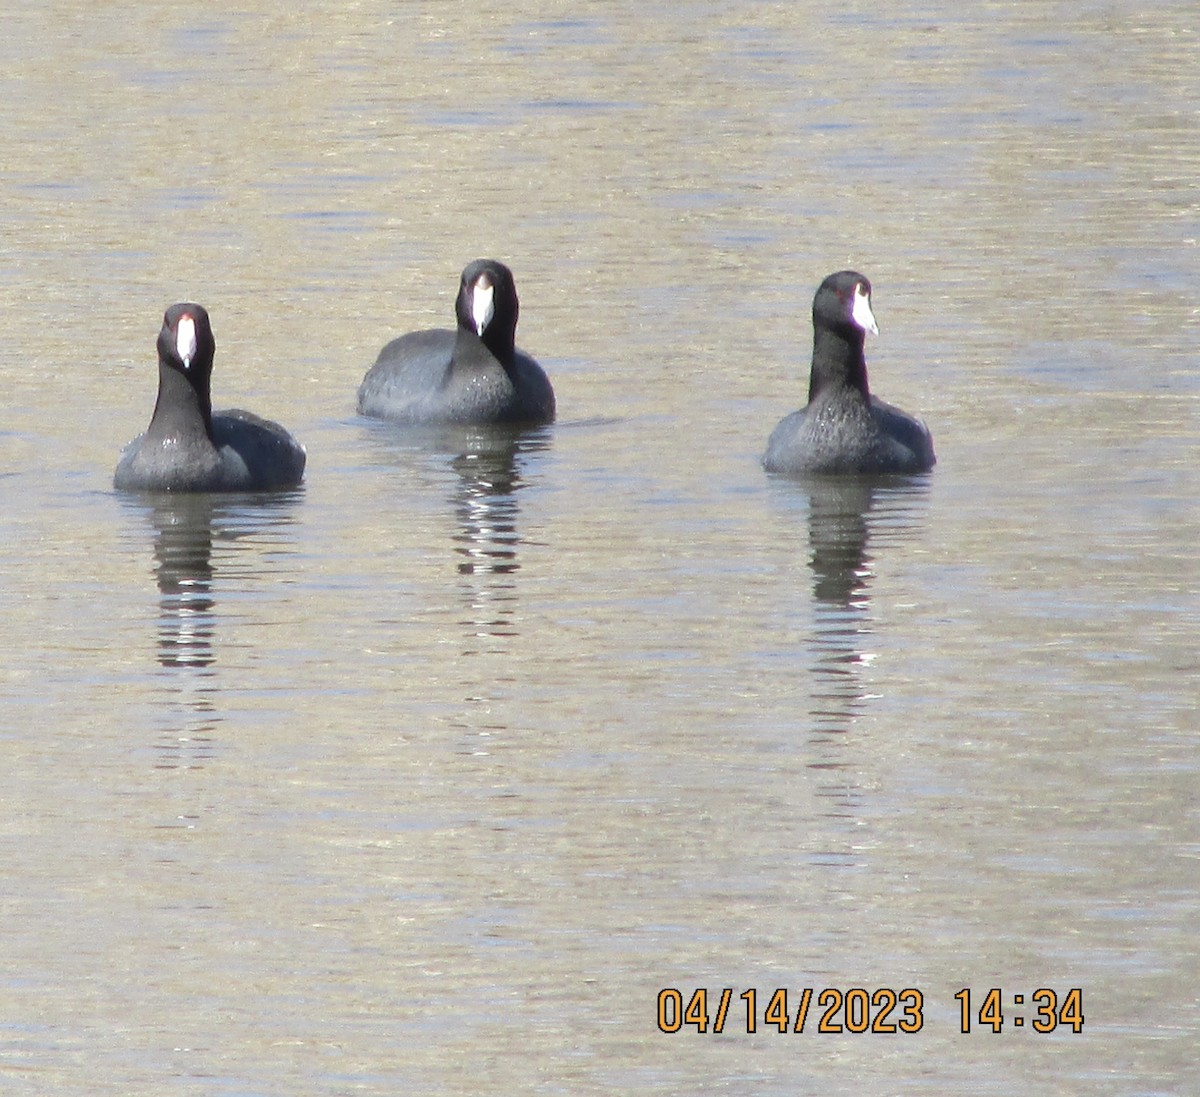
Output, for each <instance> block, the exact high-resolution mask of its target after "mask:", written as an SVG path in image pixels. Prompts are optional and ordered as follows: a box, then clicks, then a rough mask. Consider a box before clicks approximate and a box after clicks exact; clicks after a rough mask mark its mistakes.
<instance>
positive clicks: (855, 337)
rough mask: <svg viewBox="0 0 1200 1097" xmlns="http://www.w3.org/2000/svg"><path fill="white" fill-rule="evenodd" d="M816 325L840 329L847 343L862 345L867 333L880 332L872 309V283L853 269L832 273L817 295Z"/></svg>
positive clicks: (832, 329) (815, 299)
mask: <svg viewBox="0 0 1200 1097" xmlns="http://www.w3.org/2000/svg"><path fill="white" fill-rule="evenodd" d="M813 327H815V328H824V329H826V330H827V331H833V332H836V333H837V334H838V335H840V336H842V338H844V339H845V340H846V341H847V342H849V343H854V344H857V345H859V346H862V343H863V340H864V339H865V338H866V333H867V332H868V331H869V332H871V334H872V335H878V334H879V326H878V325H877V324H876V323H875V315H874V313H873V312H872V311H871V283H870V282H869V281H867V279H866V277H865V276H863V275H861V274H859V273H858V272H857V271H853V270H841V271H838V272H837V273H836V274H831V275H830V276H829V277H828V278H826V279H825V281H824V282H822V283H821V285H820V287H818V289H817V294H816V296H815V297H814V298H813Z"/></svg>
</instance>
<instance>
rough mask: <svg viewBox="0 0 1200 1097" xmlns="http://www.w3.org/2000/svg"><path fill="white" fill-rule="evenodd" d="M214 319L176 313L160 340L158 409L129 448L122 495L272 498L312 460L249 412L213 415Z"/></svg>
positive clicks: (118, 479) (119, 481) (189, 309)
mask: <svg viewBox="0 0 1200 1097" xmlns="http://www.w3.org/2000/svg"><path fill="white" fill-rule="evenodd" d="M216 347H217V345H216V341H215V340H214V339H213V333H212V326H211V324H210V323H209V320H208V313H207V312H205V311H204V309H203V308H201V307H200V306H199V305H193V304H188V303H183V304H178V305H172V306H171V307H170V308H169V309H167V312H166V315H165V316H164V317H163V326H162V331H160V332H159V333H158V402H157V403H156V404H155V405H154V415H153V416H152V417H151V419H150V426H149V427H147V429H146V433H145V434H141V435H139V436H138V437H137V438H135V439H134V440H133V441H132V442H130V443H129V445H127V446H126V447H125V449H124V450H123V451H122V453H121V458H120V460H119V461H118V462H117V471H116V474H115V475H114V477H113V485H114V486H115V487H116V488H117V489H118V490H122V491H273V490H276V489H280V488H291V487H295V486H296V485H297V484H298V483H300V479H301V477H302V476H303V475H304V462H305V454H304V447H303V446H301V445H300V443H299V442H297V441H296V439H295V438H293V437H292V436H291V435H290V434H289V433H288V432H287V431H286V430H284V429H283V427H281V426H280V425H279V424H278V423H272V422H271V421H270V420H268V419H260V418H259V417H258V416H257V415H254V414H252V413H251V412H248V411H222V412H218V413H217V414H216V415H214V414H213V412H212V400H211V397H210V396H209V381H210V379H211V376H212V365H213V353H214V352H215V351H216Z"/></svg>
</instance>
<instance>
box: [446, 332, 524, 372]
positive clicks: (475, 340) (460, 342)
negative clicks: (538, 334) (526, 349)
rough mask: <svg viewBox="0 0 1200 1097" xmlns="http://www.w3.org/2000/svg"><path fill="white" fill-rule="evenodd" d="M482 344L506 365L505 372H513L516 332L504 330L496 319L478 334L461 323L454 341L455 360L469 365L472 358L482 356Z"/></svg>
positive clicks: (501, 363) (497, 359)
mask: <svg viewBox="0 0 1200 1097" xmlns="http://www.w3.org/2000/svg"><path fill="white" fill-rule="evenodd" d="M481 344H482V345H483V346H484V347H486V348H487V350H488V353H489V354H490V355H491V356H492V357H493V358H495V359H496V361H497V362H499V363H500V365H502V366H503V367H504V369H505V372H507V373H509V374H511V373H512V371H513V365H514V362H515V358H516V333H515V332H512V331H506V330H504V329H503V328H502V326H501V325H500V324H497V323H496V322H495V321H493V322H492V323H491V324H490V325H489V326H488V327H487V328H486V329H485V330H484V333H483V334H482V335H476V334H475V332H474V331H473V330H472V329H471V328H469V327H463V326H461V325H460V326H459V329H458V336H457V338H456V339H455V343H454V360H455V362H459V363H462V364H464V365H469V364H470V363H471V362H472V360H477V359H478V358H479V357H480V345H481Z"/></svg>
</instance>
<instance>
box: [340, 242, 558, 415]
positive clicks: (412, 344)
mask: <svg viewBox="0 0 1200 1097" xmlns="http://www.w3.org/2000/svg"><path fill="white" fill-rule="evenodd" d="M454 311H455V314H456V315H457V317H458V328H457V330H455V331H446V330H444V329H435V330H432V331H415V332H410V333H409V334H408V335H402V336H400V337H399V338H398V339H393V340H392V341H391V342H390V343H388V344H387V346H385V347H384V348H383V350H381V351H380V352H379V357H378V358H377V359H376V361H375V364H374V365H373V366H372V367H371V368H370V370H368V371H367V375H366V376H365V377H364V378H363V381H362V384H361V385H359V387H358V410H359V411H360V412H362V414H363V415H371V416H375V417H376V418H379V419H391V420H393V421H395V422H399V423H464V424H474V423H527V424H531V425H532V424H537V423H549V422H552V421H553V419H554V389H553V388H552V387H551V385H550V379H549V378H548V377H547V376H546V373H545V371H544V370H543V369H542V367H541V366H539V365H538V364H537V362H535V361H534V360H533V359H532V358H531V357H529V355H528V354H526V353H524V351H521V350H518V349H517V347H516V343H515V340H516V331H517V312H518V304H517V289H516V285H515V284H514V282H513V276H512V271H511V270H509V269H508V267H506V266H505V265H504V264H503V263H499V262H497V261H496V260H495V259H476V260H475V262H473V263H470V264H469V265H468V266H467V268H466V270H464V271H463V273H462V283H461V285H460V286H459V290H458V300H457V301H456V302H455V306H454Z"/></svg>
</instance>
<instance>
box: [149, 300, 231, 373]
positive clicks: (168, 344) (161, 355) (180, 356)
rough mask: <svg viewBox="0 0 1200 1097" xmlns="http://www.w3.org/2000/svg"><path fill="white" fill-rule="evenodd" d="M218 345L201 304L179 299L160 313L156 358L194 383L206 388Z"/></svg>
mask: <svg viewBox="0 0 1200 1097" xmlns="http://www.w3.org/2000/svg"><path fill="white" fill-rule="evenodd" d="M216 349H217V344H216V340H215V339H213V333H212V325H211V324H210V323H209V320H208V313H207V312H206V311H205V310H204V307H203V306H202V305H195V304H192V303H190V302H186V301H185V302H181V303H180V304H178V305H172V306H171V307H170V308H169V309H167V311H166V313H165V314H164V315H163V326H162V330H161V331H160V332H159V333H158V360H159V362H160V363H162V364H163V365H165V366H170V367H171V368H172V369H175V370H178V371H179V372H180V373H182V374H183V375H184V377H186V378H188V380H189V381H191V382H192V384H193V385H195V386H197V387H200V386H203V387H204V388H207V383H208V377H209V375H210V374H211V373H212V364H213V355H214V354H215V353H216Z"/></svg>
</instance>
